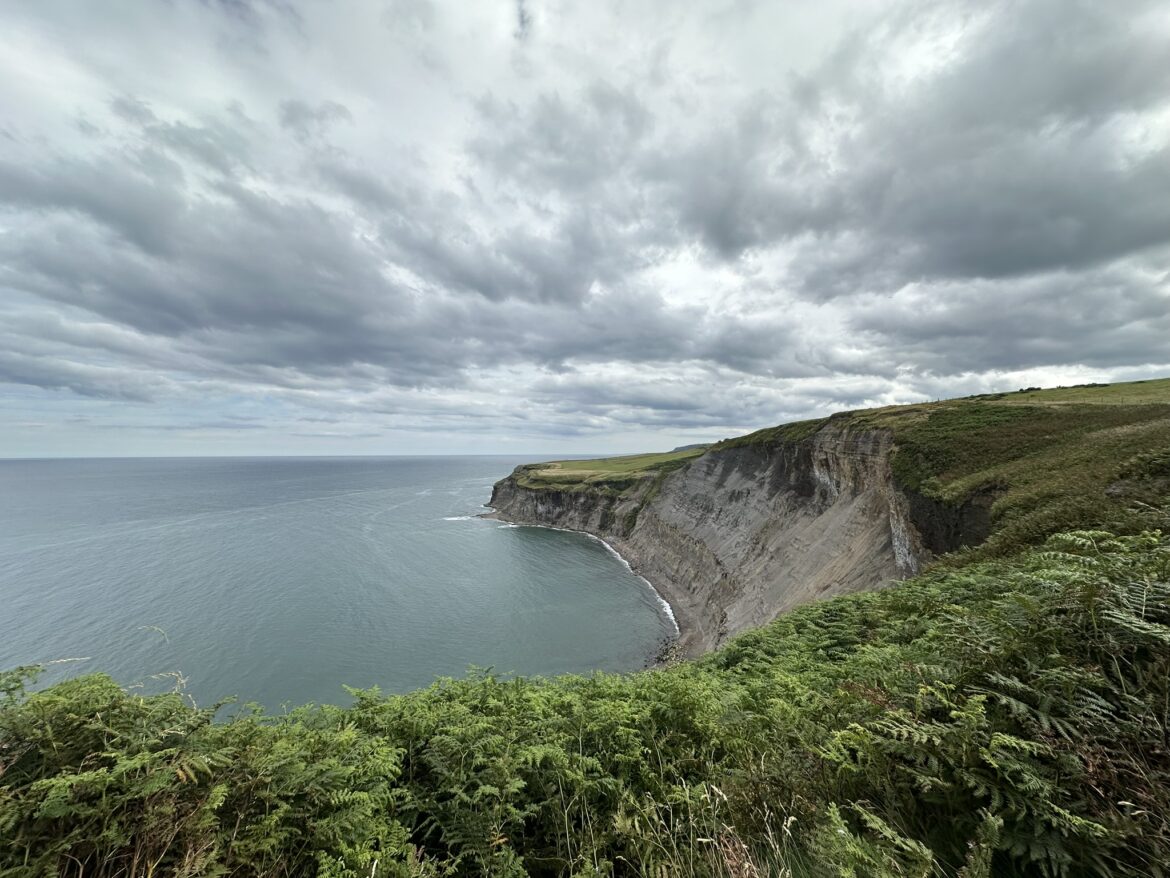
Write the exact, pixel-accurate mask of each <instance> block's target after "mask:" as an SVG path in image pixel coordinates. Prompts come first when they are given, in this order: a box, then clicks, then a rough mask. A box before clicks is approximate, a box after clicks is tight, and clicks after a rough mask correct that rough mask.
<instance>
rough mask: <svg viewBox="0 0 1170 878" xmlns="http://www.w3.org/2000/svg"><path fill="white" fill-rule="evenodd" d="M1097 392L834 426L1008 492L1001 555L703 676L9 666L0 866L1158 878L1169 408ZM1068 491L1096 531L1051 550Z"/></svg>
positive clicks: (741, 648)
mask: <svg viewBox="0 0 1170 878" xmlns="http://www.w3.org/2000/svg"><path fill="white" fill-rule="evenodd" d="M1151 383H1152V382H1151ZM1145 389H1146V390H1148V388H1145ZM1083 392H1086V393H1087V392H1090V391H1089V390H1084V391H1083ZM1093 392H1097V391H1096V390H1093ZM1101 393H1102V394H1103V395H1104V396H1107V397H1108V398H1109V399H1110V403H1109V405H1108V406H1096V408H1095V409H1094V410H1092V411H1089V410H1087V409H1086V406H1092V403H1089V402H1086V401H1085V400H1084V399H1081V398H1067V399H1060V400H1058V401H1055V402H1051V403H1048V402H1045V399H1044V398H1043V394H1039V395H1037V394H1021V395H1020V396H1021V399H1020V400H1018V401H1010V402H1008V401H1005V400H1004V399H987V398H983V399H973V400H963V401H958V402H954V403H939V404H932V405H929V406H917V407H903V408H901V409H886V410H878V411H874V412H866V413H854V414H851V415H848V416H845V417H843V418H838V419H837V422H840V423H845V424H846V425H847V426H848V427H849V428H850V429H852V426H858V427H866V426H868V427H872V426H875V425H878V426H886V427H889V428H890V429H892V430H893V431H894V434H895V436H896V437H897V441H898V443H899V452H898V454H899V455H905V457H904V459H903V460H902V461H901V462H900V463H898V467H899V468H900V477H901V478H903V479H905V480H907V482H910V481H912V480H916V481H914V482H913V483H914V484H915V485H916V486H917V488H918V490H920V491H922V492H929V493H930V494H931V495H933V496H935V497H939V498H952V499H958V498H961V497H964V496H969V492H971V491H975V490H978V489H979V488H980V486H986V485H989V484H994V486H995V490H996V491H997V492H999V494H998V496H999V500H997V501H996V502H997V503H1001V502H1003V501H1004V498H1008V500H1009V501H1010V502H1008V504H1007V506H1006V508H1004V509H1003V510H1001V511H1000V513H999V516H1000V518H999V528H1000V529H999V530H998V531H997V535H999V534H1007V533H1016V534H1017V537H1018V538H1017V539H1016V540H1015V541H1014V542H1007V541H1004V540H1003V538H1002V537H999V538H1000V539H1001V542H1000V544H999V546H998V548H997V549H996V552H995V553H983V554H980V553H977V552H963V553H959V554H957V555H955V556H953V557H952V558H951V559H949V561H948V563H946V564H942V565H939V566H937V567H936V568H934V569H933V570H932V571H928V572H927V573H926V574H924V575H921V576H919V577H916V578H915V579H913V580H910V581H907V582H905V583H902V584H900V585H898V586H896V587H892V588H889V589H886V590H883V591H879V592H872V593H867V594H858V595H852V596H848V597H843V598H837V599H834V600H830V601H825V602H823V603H819V604H814V605H812V606H808V607H805V608H803V609H800V610H797V611H795V612H793V613H790V614H789V615H787V616H784V617H782V618H781V619H779V620H777V621H776V622H774V623H773V624H771V625H769V626H766V627H764V628H762V629H759V630H757V631H753V632H750V633H748V634H745V635H743V636H741V637H739V638H737V639H735V640H734V641H733V642H732V643H731V644H730V645H729V646H727V647H725V648H724V649H722V650H720V651H719V652H717V653H714V654H712V655H710V656H707V657H705V658H704V659H702V660H699V661H696V662H692V663H687V664H682V665H677V666H674V667H671V668H668V669H664V670H657V671H650V672H644V673H640V674H632V675H626V676H617V675H607V674H601V675H597V676H594V677H589V678H581V677H569V678H561V679H557V680H552V681H545V680H533V679H501V678H498V677H495V676H493V675H491V674H490V673H475V674H473V675H472V676H471V677H469V678H468V679H466V680H461V681H452V680H445V681H441V682H439V683H437V684H436V685H434V686H432V687H431V688H429V689H425V690H422V691H418V692H414V693H411V694H408V695H401V696H392V697H384V696H382V695H380V694H378V693H377V692H361V693H356V696H357V697H356V703H355V704H354V705H353V706H352V707H349V708H339V707H309V708H303V709H300V710H298V711H295V712H293V713H291V714H289V715H287V716H280V717H266V716H262V715H260V714H258V713H255V712H248V711H244V712H241V713H240V714H239V715H237V716H235V717H234V718H232V719H230V720H227V721H222V722H213V717H214V715H215V709H214V708H208V709H203V710H200V709H196V708H195V707H193V706H191V705H190V704H188V703H186V702H185V701H184V700H183V698H182V696H181V695H180V694H178V693H176V694H171V695H164V696H142V695H140V694H132V693H130V692H126V691H124V690H122V689H120V688H119V687H118V686H116V685H115V684H114V683H113V682H112V681H110V680H109V679H108V678H105V677H101V676H89V677H81V678H77V679H74V680H70V681H67V682H64V683H60V684H57V685H55V686H52V687H50V688H48V689H45V690H42V691H39V692H30V691H27V690H26V688H25V685H26V682H27V680H28V678H29V677H30V676H32V675H33V670H32V669H19V670H17V671H14V672H9V673H6V674H0V841H2V843H0V878H15V876H21V878H23V876H49V875H57V874H68V875H73V874H76V875H87V876H88V875H94V876H114V875H132V876H139V875H142V876H156V875H157V876H162V875H183V876H194V875H229V874H230V875H240V876H250V875H255V876H260V875H265V876H270V875H271V876H302V875H304V876H307V875H326V876H342V875H345V876H368V875H370V874H371V872H372V869H373V866H374V861H375V859H377V860H378V871H377V874H378V875H379V876H395V875H397V876H443V875H450V876H479V875H493V876H496V875H498V876H524V875H529V876H599V875H613V876H645V878H668V876H669V878H674V876H683V878H689V876H696V878H698V876H702V878H708V876H710V878H716V876H718V878H763V876H778V878H781V876H784V878H906V876H916V878H936V876H937V878H991V876H996V878H999V876H1039V878H1048V876H1068V878H1080V876H1125V878H1138V876H1143V878H1146V876H1154V878H1159V876H1166V875H1170V866H1168V865H1167V864H1170V536H1168V535H1167V534H1168V533H1170V506H1168V505H1167V497H1168V495H1170V485H1168V482H1167V479H1170V443H1167V441H1166V440H1167V436H1166V433H1165V432H1164V431H1165V430H1166V424H1165V421H1166V419H1167V413H1166V412H1164V411H1163V409H1164V408H1165V405H1166V404H1165V403H1164V402H1162V401H1161V400H1153V401H1151V400H1149V399H1147V400H1145V401H1142V402H1134V401H1132V399H1130V400H1128V401H1126V400H1122V399H1120V397H1122V396H1124V395H1125V393H1126V391H1124V390H1121V391H1116V392H1113V393H1108V392H1107V391H1101ZM1012 396H1014V395H1012ZM1025 396H1027V397H1029V398H1027V399H1025V398H1024V397H1025ZM1037 396H1039V397H1040V399H1039V400H1038V399H1037V398H1036V397H1037ZM1037 408H1040V409H1044V410H1045V413H1046V420H1045V423H1047V424H1049V425H1051V426H1050V427H1048V428H1042V427H1040V426H1038V425H1037V413H1036V411H1035V409H1037ZM1106 408H1108V409H1109V411H1110V412H1112V414H1106V413H1105V412H1104V411H1103V410H1104V409H1106ZM912 409H913V410H912ZM1009 411H1012V412H1017V414H1010V413H1008V412H1009ZM1070 413H1071V414H1070ZM850 425H852V426H850ZM789 429H791V430H793V431H796V432H799V433H802V434H803V435H811V432H814V431H815V430H816V429H820V427H811V426H809V425H790V428H789ZM1045 429H1046V430H1047V432H1045ZM997 430H998V431H1002V432H1006V433H1008V434H1010V436H1011V437H1012V438H1011V441H1007V440H1004V439H1001V438H999V437H997V436H996V431H997ZM793 435H794V434H787V435H778V434H776V433H773V434H772V435H771V436H770V437H769V438H768V439H767V440H761V439H759V438H757V439H756V440H754V441H768V442H775V441H791V439H792V438H793ZM757 436H758V434H757ZM968 440H970V441H968ZM741 444H742V440H741ZM724 447H725V446H724ZM670 457H672V456H671V455H647V456H642V457H639V458H614V459H611V460H610V461H606V462H577V461H572V462H561V463H563V464H572V466H570V467H566V468H564V469H560V468H557V469H554V470H552V472H553V473H556V475H555V478H556V479H562V478H566V481H565V482H564V483H565V484H580V483H582V482H585V483H588V482H587V480H588V479H590V478H593V477H601V481H602V483H603V484H606V485H608V484H612V482H613V480H615V479H616V480H618V481H620V480H621V479H624V478H646V477H649V478H656V477H658V476H657V474H660V473H661V472H662V471H663V469H664V468H665V467H670V466H679V465H684V464H685V461H686V459H687V458H681V459H678V458H676V459H675V460H668V459H667V458H670ZM1102 458H1103V459H1102ZM615 461H616V464H615ZM591 465H592V467H591ZM546 469H547V467H546ZM1034 470H1038V471H1039V474H1037V473H1036V472H1034ZM1066 470H1067V472H1066ZM568 474H580V475H579V477H577V476H568ZM603 474H604V475H603ZM574 478H575V479H576V481H574V480H573V479H574ZM989 479H990V480H991V481H989ZM1050 481H1055V482H1056V485H1055V487H1051V486H1050V484H1049V482H1050ZM558 484H559V482H558ZM1029 492H1031V494H1029ZM1078 492H1087V493H1086V494H1084V495H1082V494H1080V493H1078ZM1029 496H1031V497H1032V499H1028V498H1029ZM1155 496H1157V497H1159V498H1160V499H1159V500H1158V502H1156V503H1152V502H1150V500H1152V499H1153V498H1154V497H1155ZM1078 498H1083V499H1084V504H1085V505H1084V507H1083V513H1084V516H1085V517H1086V518H1088V517H1090V516H1092V517H1093V521H1092V524H1093V528H1092V529H1086V528H1081V529H1078V530H1073V531H1068V532H1062V533H1057V534H1051V533H1049V534H1045V535H1044V537H1043V538H1042V537H1040V536H1039V534H1040V531H1042V530H1043V528H1044V527H1047V526H1049V525H1051V523H1052V522H1055V521H1061V520H1065V519H1066V518H1067V516H1068V515H1069V512H1068V510H1067V509H1066V508H1065V507H1063V506H1061V504H1064V503H1068V502H1073V501H1077V500H1078ZM1030 504H1031V505H1030ZM1048 504H1056V506H1057V507H1058V511H1057V512H1056V513H1052V514H1051V515H1049V517H1047V518H1045V517H1043V516H1040V515H1039V514H1038V513H1040V512H1042V511H1043V510H1044V509H1045V508H1048ZM1078 508H1080V507H1078ZM1029 516H1035V517H1033V518H1031V519H1030V522H1031V523H1030V525H1029V527H1032V528H1035V531H1034V532H1033V531H1029V530H1026V529H1024V530H1018V529H1017V530H1015V531H1013V530H1012V528H1019V527H1020V525H1019V524H1018V522H1020V521H1024V520H1028V517H1029ZM1029 541H1036V542H1037V544H1036V545H1034V546H1025V543H1027V542H1029ZM1013 546H1016V547H1018V546H1025V547H1024V548H1017V549H1016V550H1015V551H1012V552H1011V553H1010V554H1009V549H1011V548H1012V547H1013ZM992 555H995V556H994V557H992Z"/></svg>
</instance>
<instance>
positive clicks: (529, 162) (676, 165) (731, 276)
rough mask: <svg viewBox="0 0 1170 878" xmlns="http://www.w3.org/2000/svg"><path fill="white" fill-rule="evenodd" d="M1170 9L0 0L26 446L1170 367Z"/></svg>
mask: <svg viewBox="0 0 1170 878" xmlns="http://www.w3.org/2000/svg"><path fill="white" fill-rule="evenodd" d="M1168 59H1170V7H1168V6H1167V4H1166V3H1165V2H1164V0H1159V2H1140V0H1132V2H1130V0H1110V2H1108V3H1105V2H1101V0H1019V2H994V0H971V2H953V3H946V2H902V0H893V2H877V0H858V2H848V0H807V2H806V0H772V2H752V0H710V2H707V0H703V2H696V0H688V2H686V3H678V2H666V0H663V2H653V0H614V2H609V0H604V2H598V0H590V2H567V0H564V2H549V0H490V2H489V0H484V2H463V0H459V2H456V0H452V2H437V0H376V2H375V0H369V2H340V0H338V2H326V0H121V2H115V0H102V2H100V3H96V2H89V0H36V2H28V0H0V456H29V455H32V456H39V455H45V456H53V455H78V456H90V455H110V454H117V455H121V454H175V455H189V454H288V453H306V454H379V453H383V454H395V453H406V454H411V453H446V452H453V453H462V452H481V453H488V452H517V453H534V454H537V453H549V454H552V453H557V452H565V453H568V452H590V451H597V452H604V451H634V450H649V449H658V448H670V447H673V446H675V445H680V444H683V443H686V442H695V441H703V440H711V439H718V438H721V437H724V436H729V435H734V434H736V433H741V432H746V431H748V430H751V429H755V428H758V427H762V426H767V425H771V424H776V423H780V422H783V421H788V420H794V419H800V418H806V417H811V416H814V415H821V414H827V413H829V412H831V411H835V410H840V409H849V408H859V407H863V406H871V405H881V404H887V403H893V402H912V401H917V400H922V399H933V398H937V397H946V396H956V395H963V394H967V393H972V392H980V391H986V390H1002V389H1015V388H1017V387H1021V386H1029V385H1037V384H1039V385H1054V384H1071V383H1080V382H1084V381H1095V380H1124V379H1130V378H1146V377H1153V376H1161V375H1170V279H1168V268H1170V60H1168Z"/></svg>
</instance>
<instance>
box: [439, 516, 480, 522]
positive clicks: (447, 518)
mask: <svg viewBox="0 0 1170 878" xmlns="http://www.w3.org/2000/svg"><path fill="white" fill-rule="evenodd" d="M478 517H479V516H478V515H446V516H444V517H443V521H475V520H476V519H477V518H478Z"/></svg>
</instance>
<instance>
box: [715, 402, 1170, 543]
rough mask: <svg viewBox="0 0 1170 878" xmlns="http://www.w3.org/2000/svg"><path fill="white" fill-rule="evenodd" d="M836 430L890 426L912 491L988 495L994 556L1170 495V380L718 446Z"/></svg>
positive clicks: (950, 497) (788, 428) (953, 498)
mask: <svg viewBox="0 0 1170 878" xmlns="http://www.w3.org/2000/svg"><path fill="white" fill-rule="evenodd" d="M830 423H833V424H835V425H836V426H841V427H850V428H855V429H882V430H889V431H890V432H891V433H892V434H893V437H894V443H895V451H894V455H893V459H892V461H891V463H892V468H893V473H894V477H895V479H896V480H897V482H898V484H899V485H900V486H901V487H902V488H904V489H907V490H910V491H914V492H917V493H921V494H922V495H924V496H926V497H929V498H933V499H937V500H939V501H941V502H942V503H943V504H945V505H948V506H951V507H959V506H961V505H962V504H964V503H965V502H967V501H969V500H971V499H972V498H973V497H976V496H980V495H982V496H985V497H986V498H987V499H988V500H989V501H990V513H991V519H992V528H993V531H992V534H991V537H990V539H989V540H988V543H987V545H986V546H985V547H983V549H982V553H983V554H1005V553H1010V552H1011V551H1014V550H1016V549H1018V548H1020V547H1021V546H1022V545H1025V544H1029V543H1035V542H1037V541H1038V540H1041V539H1043V538H1044V537H1045V536H1047V535H1048V534H1051V533H1054V532H1055V531H1057V530H1062V529H1069V528H1074V527H1086V526H1091V525H1092V524H1094V523H1095V522H1098V521H1101V520H1103V519H1105V518H1108V519H1110V520H1117V519H1119V518H1124V517H1125V515H1126V510H1127V509H1129V508H1131V507H1132V506H1134V505H1135V504H1140V503H1147V504H1149V503H1156V502H1157V501H1158V498H1159V497H1162V496H1165V494H1166V493H1167V491H1168V490H1170V379H1159V380H1155V381H1136V382H1130V383H1126V384H1105V385H1100V384H1099V385H1085V386H1082V387H1062V388H1056V389H1052V390H1023V391H1019V392H1016V393H994V394H987V395H984V396H972V397H967V398H964V399H955V400H946V401H943V402H935V403H923V404H917V405H904V406H890V407H888V408H880V409H868V410H864V411H858V412H845V413H842V414H838V415H833V416H832V417H831V418H823V419H820V420H816V421H803V422H800V423H796V424H786V425H782V426H780V427H773V428H770V429H766V430H760V431H758V432H756V433H751V434H748V435H747V436H742V437H739V438H737V439H731V440H728V441H725V442H722V443H720V444H718V445H716V446H714V447H715V448H716V449H719V448H724V449H726V448H734V447H741V446H745V445H747V446H750V445H769V444H775V443H778V442H786V441H796V440H799V439H803V438H807V437H809V436H812V435H815V434H816V432H817V431H819V430H820V429H822V428H823V427H825V426H826V425H828V424H830Z"/></svg>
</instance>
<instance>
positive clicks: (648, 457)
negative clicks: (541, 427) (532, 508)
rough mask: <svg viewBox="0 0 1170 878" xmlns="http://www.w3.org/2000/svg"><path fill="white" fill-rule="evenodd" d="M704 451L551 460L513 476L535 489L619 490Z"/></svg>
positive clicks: (654, 475) (702, 448)
mask: <svg viewBox="0 0 1170 878" xmlns="http://www.w3.org/2000/svg"><path fill="white" fill-rule="evenodd" d="M704 451H705V448H704V447H702V446H699V447H694V448H684V449H680V450H678V451H667V452H663V453H661V454H628V455H622V456H620V457H599V458H594V459H592V460H552V461H548V462H546V463H535V464H529V465H527V466H523V467H520V468H519V469H517V471H516V474H515V477H516V481H517V482H518V483H519V484H520V485H521V486H523V487H525V488H532V489H536V490H540V489H547V490H554V491H582V490H587V489H588V490H602V491H613V492H621V491H624V490H626V489H627V488H629V487H631V486H632V485H634V484H636V483H637V482H639V481H641V480H643V479H648V478H655V477H659V476H662V475H665V474H666V473H669V472H673V471H674V470H676V469H678V468H679V467H681V466H683V465H684V464H686V463H687V461H690V460H693V459H694V458H696V457H699V456H700V455H702V454H703V452H704Z"/></svg>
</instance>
